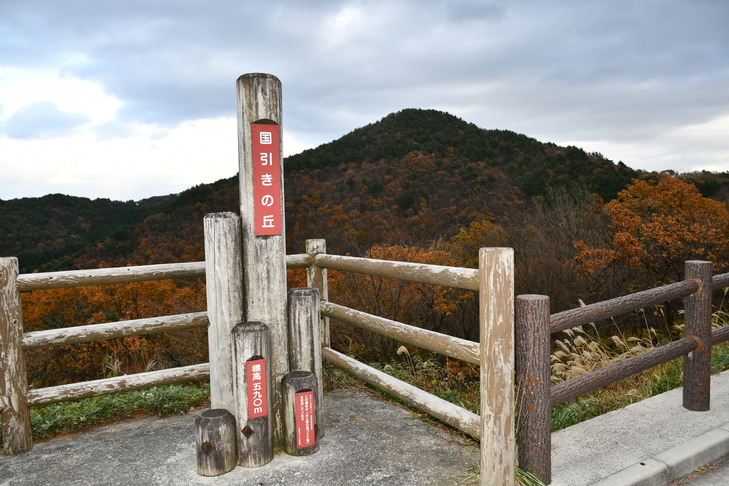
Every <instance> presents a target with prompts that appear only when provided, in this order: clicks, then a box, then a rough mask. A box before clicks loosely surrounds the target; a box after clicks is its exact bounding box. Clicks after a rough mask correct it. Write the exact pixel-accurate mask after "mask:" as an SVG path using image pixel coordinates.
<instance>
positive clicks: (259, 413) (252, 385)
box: [246, 359, 268, 419]
mask: <svg viewBox="0 0 729 486" xmlns="http://www.w3.org/2000/svg"><path fill="white" fill-rule="evenodd" d="M246 382H247V383H248V418H249V419H254V418H258V417H265V416H267V415H268V390H267V389H266V360H265V359H255V360H253V359H252V360H250V361H248V362H246Z"/></svg>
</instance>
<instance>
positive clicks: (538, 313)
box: [514, 295, 552, 484]
mask: <svg viewBox="0 0 729 486" xmlns="http://www.w3.org/2000/svg"><path fill="white" fill-rule="evenodd" d="M515 304H516V306H515V309H514V325H515V337H516V339H515V342H514V345H515V347H516V348H515V352H514V356H515V358H516V362H515V366H516V389H517V391H518V396H517V403H518V410H519V416H518V418H517V427H518V430H519V434H518V442H517V445H518V447H517V449H518V451H519V467H520V468H521V469H522V470H523V471H529V472H530V473H532V474H533V475H534V476H536V477H537V478H539V479H540V480H541V481H542V482H543V483H544V484H549V483H551V482H552V446H551V443H552V430H551V427H550V422H551V411H552V407H551V406H550V405H549V399H550V387H551V385H552V382H551V369H550V364H551V362H550V346H551V339H550V335H549V297H547V296H546V295H519V296H518V297H517V298H516V302H515Z"/></svg>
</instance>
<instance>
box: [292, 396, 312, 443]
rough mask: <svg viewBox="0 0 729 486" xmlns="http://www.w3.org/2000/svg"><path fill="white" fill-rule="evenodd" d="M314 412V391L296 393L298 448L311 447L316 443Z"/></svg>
mask: <svg viewBox="0 0 729 486" xmlns="http://www.w3.org/2000/svg"><path fill="white" fill-rule="evenodd" d="M314 426H315V414H314V392H313V391H305V392H299V393H297V394H296V448H297V449H301V448H302V447H311V446H313V445H315V444H316V429H315V427H314Z"/></svg>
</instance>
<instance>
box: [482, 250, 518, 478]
mask: <svg viewBox="0 0 729 486" xmlns="http://www.w3.org/2000/svg"><path fill="white" fill-rule="evenodd" d="M478 276H479V282H480V290H479V307H480V311H479V319H480V328H481V340H480V341H481V342H480V348H481V350H480V351H481V353H480V354H481V484H482V485H484V486H485V485H492V486H513V484H514V480H515V468H514V459H515V454H514V453H515V441H514V250H513V249H511V248H481V250H480V251H479V271H478Z"/></svg>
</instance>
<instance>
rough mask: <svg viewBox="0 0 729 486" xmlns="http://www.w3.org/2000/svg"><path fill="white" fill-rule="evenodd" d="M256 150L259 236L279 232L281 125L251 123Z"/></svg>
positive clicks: (255, 202) (255, 207) (255, 205)
mask: <svg viewBox="0 0 729 486" xmlns="http://www.w3.org/2000/svg"><path fill="white" fill-rule="evenodd" d="M251 133H252V137H251V138H252V142H253V143H252V147H251V151H252V153H253V217H254V220H255V224H254V226H255V229H256V236H271V235H280V234H282V232H283V223H282V219H283V218H282V215H281V200H282V194H281V149H280V147H281V145H280V143H279V127H278V125H266V124H263V123H253V124H252V125H251Z"/></svg>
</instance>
